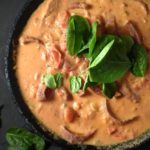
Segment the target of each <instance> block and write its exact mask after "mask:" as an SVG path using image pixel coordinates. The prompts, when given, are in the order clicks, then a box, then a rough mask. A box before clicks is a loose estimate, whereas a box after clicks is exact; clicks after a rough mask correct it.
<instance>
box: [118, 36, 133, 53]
mask: <svg viewBox="0 0 150 150" xmlns="http://www.w3.org/2000/svg"><path fill="white" fill-rule="evenodd" d="M120 38H121V39H122V42H123V43H124V46H125V48H126V51H127V54H129V53H130V52H131V50H132V47H133V45H134V40H133V38H132V37H131V36H128V35H123V36H120Z"/></svg>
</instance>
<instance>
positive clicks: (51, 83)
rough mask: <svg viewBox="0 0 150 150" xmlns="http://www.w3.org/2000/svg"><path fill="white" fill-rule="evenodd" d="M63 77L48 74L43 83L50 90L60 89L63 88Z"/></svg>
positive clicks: (59, 74) (58, 74)
mask: <svg viewBox="0 0 150 150" xmlns="http://www.w3.org/2000/svg"><path fill="white" fill-rule="evenodd" d="M62 80H63V75H62V74H61V73H57V74H55V75H52V74H46V75H44V76H43V81H44V83H45V85H46V86H47V87H48V88H50V89H55V88H59V87H61V86H62Z"/></svg>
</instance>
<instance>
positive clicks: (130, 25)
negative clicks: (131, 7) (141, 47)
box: [126, 21, 143, 44]
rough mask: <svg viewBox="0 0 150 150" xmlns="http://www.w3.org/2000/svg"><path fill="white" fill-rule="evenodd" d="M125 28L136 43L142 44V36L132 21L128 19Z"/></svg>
mask: <svg viewBox="0 0 150 150" xmlns="http://www.w3.org/2000/svg"><path fill="white" fill-rule="evenodd" d="M126 28H127V31H128V33H129V35H130V36H132V37H133V38H134V39H135V40H136V42H137V43H139V44H142V42H143V37H142V35H141V33H140V31H139V29H138V28H137V26H136V25H135V24H134V23H133V22H132V21H129V22H128V23H127V24H126Z"/></svg>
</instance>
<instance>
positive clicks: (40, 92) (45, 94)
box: [36, 83, 54, 101]
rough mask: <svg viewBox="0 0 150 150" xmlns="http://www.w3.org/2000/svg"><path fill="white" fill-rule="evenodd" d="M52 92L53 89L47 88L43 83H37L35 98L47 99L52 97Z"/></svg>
mask: <svg viewBox="0 0 150 150" xmlns="http://www.w3.org/2000/svg"><path fill="white" fill-rule="evenodd" d="M53 96H54V93H53V90H51V89H49V88H47V87H46V86H45V85H44V84H42V83H41V84H39V86H38V89H37V93H36V99H37V100H39V101H45V100H49V99H53Z"/></svg>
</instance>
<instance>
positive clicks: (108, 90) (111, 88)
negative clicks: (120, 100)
mask: <svg viewBox="0 0 150 150" xmlns="http://www.w3.org/2000/svg"><path fill="white" fill-rule="evenodd" d="M116 91H117V85H116V83H115V82H114V83H103V84H102V92H103V94H104V95H105V96H106V97H108V98H109V99H111V98H113V96H114V95H115V93H116Z"/></svg>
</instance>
